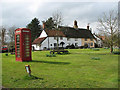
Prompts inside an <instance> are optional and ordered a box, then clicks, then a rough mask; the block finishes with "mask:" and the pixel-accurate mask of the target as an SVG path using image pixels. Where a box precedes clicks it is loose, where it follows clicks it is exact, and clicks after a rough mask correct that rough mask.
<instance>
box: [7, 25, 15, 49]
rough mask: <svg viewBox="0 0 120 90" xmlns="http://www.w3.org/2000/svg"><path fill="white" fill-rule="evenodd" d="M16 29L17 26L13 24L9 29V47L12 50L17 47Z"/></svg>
mask: <svg viewBox="0 0 120 90" xmlns="http://www.w3.org/2000/svg"><path fill="white" fill-rule="evenodd" d="M15 29H16V27H15V26H12V27H10V28H8V30H7V36H8V38H9V41H8V48H9V49H11V50H12V49H13V48H14V47H15Z"/></svg>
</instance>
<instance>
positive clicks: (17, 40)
mask: <svg viewBox="0 0 120 90" xmlns="http://www.w3.org/2000/svg"><path fill="white" fill-rule="evenodd" d="M16 43H17V45H16V46H17V57H20V44H19V43H20V35H16Z"/></svg>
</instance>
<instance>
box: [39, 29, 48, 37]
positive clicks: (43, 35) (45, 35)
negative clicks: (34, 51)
mask: <svg viewBox="0 0 120 90" xmlns="http://www.w3.org/2000/svg"><path fill="white" fill-rule="evenodd" d="M42 37H47V34H46V32H45V31H44V30H43V31H42V33H41V34H40V38H42Z"/></svg>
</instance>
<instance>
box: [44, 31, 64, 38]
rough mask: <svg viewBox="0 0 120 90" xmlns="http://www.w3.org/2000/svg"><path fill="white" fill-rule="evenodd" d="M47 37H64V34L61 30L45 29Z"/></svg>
mask: <svg viewBox="0 0 120 90" xmlns="http://www.w3.org/2000/svg"><path fill="white" fill-rule="evenodd" d="M45 32H46V33H47V35H48V37H56V36H59V37H66V36H65V34H64V33H63V32H62V31H61V30H45Z"/></svg>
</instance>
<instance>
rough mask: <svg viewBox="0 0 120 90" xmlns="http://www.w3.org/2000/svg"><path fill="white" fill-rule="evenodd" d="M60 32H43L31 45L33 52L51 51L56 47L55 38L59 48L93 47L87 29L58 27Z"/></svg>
mask: <svg viewBox="0 0 120 90" xmlns="http://www.w3.org/2000/svg"><path fill="white" fill-rule="evenodd" d="M59 28H60V30H43V31H42V33H41V34H40V36H39V37H38V38H37V39H35V40H34V41H33V43H32V48H33V49H34V50H44V49H53V48H56V47H57V37H58V39H59V47H64V48H65V47H66V46H68V45H72V44H73V45H74V46H75V47H80V46H84V45H85V44H87V45H88V47H94V36H93V35H92V33H91V31H90V30H88V29H81V28H72V27H63V26H61V27H59Z"/></svg>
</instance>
